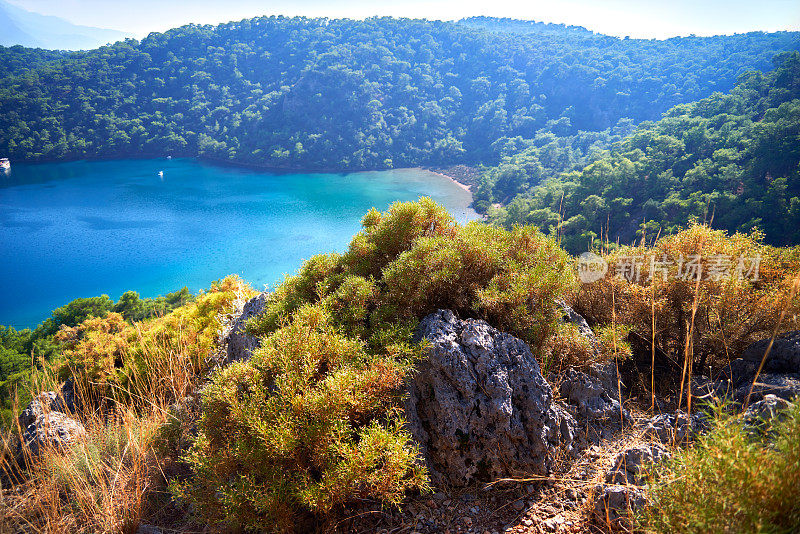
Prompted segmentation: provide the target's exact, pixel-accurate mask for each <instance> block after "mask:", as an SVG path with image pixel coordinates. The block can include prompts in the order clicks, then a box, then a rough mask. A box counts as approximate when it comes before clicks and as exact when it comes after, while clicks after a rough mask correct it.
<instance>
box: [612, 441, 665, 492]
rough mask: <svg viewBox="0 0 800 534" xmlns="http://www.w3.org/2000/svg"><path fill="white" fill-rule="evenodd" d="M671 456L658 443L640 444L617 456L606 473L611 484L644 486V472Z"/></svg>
mask: <svg viewBox="0 0 800 534" xmlns="http://www.w3.org/2000/svg"><path fill="white" fill-rule="evenodd" d="M670 456H671V455H670V453H669V451H668V450H667V448H666V447H664V446H663V445H661V444H660V443H642V444H640V445H636V446H635V447H631V448H629V449H626V450H624V451H622V452H620V453H619V454H617V455H616V456H615V457H614V459H613V461H612V462H611V469H610V470H609V471H608V473H606V482H608V483H611V484H621V485H624V484H634V485H636V486H641V485H643V484H644V471H645V470H646V469H647V468H648V467H649V466H651V465H653V464H655V463H658V462H661V461H662V460H666V459H667V458H669V457H670Z"/></svg>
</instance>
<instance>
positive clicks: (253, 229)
mask: <svg viewBox="0 0 800 534" xmlns="http://www.w3.org/2000/svg"><path fill="white" fill-rule="evenodd" d="M159 172H163V177H162V176H159ZM420 196H430V197H431V198H433V199H434V200H436V201H437V202H439V203H441V204H443V205H444V206H445V207H447V208H448V210H450V212H451V213H452V214H453V215H454V216H455V217H456V218H457V219H458V220H459V221H461V222H465V221H467V220H470V219H474V218H476V215H475V213H474V212H473V211H472V210H471V209H469V208H468V207H467V206H468V204H469V202H470V201H471V197H470V194H469V192H468V191H465V190H464V189H462V188H460V187H459V186H458V185H456V184H455V183H453V182H452V181H450V180H449V179H447V178H444V177H441V176H438V175H435V174H433V173H430V172H427V171H424V170H419V169H402V170H392V171H376V172H360V173H351V174H322V173H312V174H276V173H270V172H264V171H253V170H246V169H240V168H233V167H224V166H215V165H208V164H205V163H201V162H198V161H195V160H187V159H172V160H168V159H150V160H114V161H91V162H90V161H81V162H69V163H50V164H37V165H23V164H16V165H14V166H13V169H12V171H11V173H10V174H9V175H6V176H4V175H0V324H3V325H8V326H14V327H16V328H24V327H33V326H35V325H36V324H38V323H39V322H41V321H42V320H44V319H45V318H46V317H47V316H49V313H50V311H51V310H52V309H54V308H56V307H58V306H61V305H63V304H65V303H67V302H69V301H70V300H72V299H75V298H77V297H88V296H95V295H100V294H107V295H109V296H110V297H111V298H113V299H115V300H116V299H117V298H119V296H120V295H121V294H122V293H124V292H125V291H127V290H131V289H132V290H135V291H138V292H139V293H140V294H141V295H142V296H143V297H153V296H157V295H161V294H164V293H167V292H170V291H175V290H177V289H180V288H181V287H183V286H188V287H189V289H190V290H191V291H193V292H196V291H198V290H200V289H202V288H207V287H208V286H209V285H210V284H211V282H212V281H214V280H218V279H220V278H223V277H225V276H227V275H229V274H239V275H240V276H242V277H243V278H244V279H245V280H247V281H249V282H250V283H252V284H253V286H254V287H257V288H259V289H262V288H264V286H265V285H268V286H274V284H275V283H277V282H280V281H281V280H282V279H283V276H284V274H287V273H293V272H294V271H296V270H297V268H298V267H299V266H300V264H301V263H302V261H303V260H304V259H307V258H309V257H311V256H312V255H314V254H317V253H320V252H330V251H337V252H342V251H344V250H345V249H346V247H347V244H348V243H349V242H350V239H351V238H352V236H353V235H354V234H355V233H356V232H357V231H358V230H359V228H360V220H361V217H362V216H363V215H364V213H365V212H366V211H367V210H369V208H371V207H376V208H378V209H381V210H383V209H386V208H387V207H388V206H389V205H390V204H391V203H392V202H393V201H396V200H402V201H405V200H416V199H418V198H419V197H420Z"/></svg>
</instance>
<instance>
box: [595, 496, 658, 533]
mask: <svg viewBox="0 0 800 534" xmlns="http://www.w3.org/2000/svg"><path fill="white" fill-rule="evenodd" d="M646 505H647V497H646V494H645V492H644V490H643V489H641V488H638V487H636V486H605V485H604V486H599V487H598V488H597V497H595V501H594V511H595V513H596V514H597V516H598V517H599V519H600V521H601V522H602V523H603V524H604V525H610V526H612V527H615V528H623V529H627V528H629V527H630V524H631V523H630V518H631V516H632V514H634V513H636V512H637V511H638V510H641V509H642V508H644V507H645V506H646Z"/></svg>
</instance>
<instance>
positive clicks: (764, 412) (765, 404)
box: [742, 395, 792, 428]
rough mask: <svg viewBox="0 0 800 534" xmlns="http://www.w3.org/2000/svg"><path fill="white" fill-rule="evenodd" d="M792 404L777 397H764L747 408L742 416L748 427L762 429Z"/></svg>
mask: <svg viewBox="0 0 800 534" xmlns="http://www.w3.org/2000/svg"><path fill="white" fill-rule="evenodd" d="M791 405H792V403H791V402H789V401H787V400H785V399H782V398H780V397H777V396H775V395H764V398H763V399H761V400H760V401H758V402H754V403H753V404H751V405H750V406H748V407H747V410H745V412H744V413H743V414H742V418H743V420H744V423H745V426H746V427H751V428H752V427H761V426H764V425H765V424H766V423H769V422H770V421H772V419H775V418H776V417H779V416H780V413H781V412H782V411H783V410H786V409H787V408H788V407H789V406H791Z"/></svg>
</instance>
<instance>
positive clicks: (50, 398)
mask: <svg viewBox="0 0 800 534" xmlns="http://www.w3.org/2000/svg"><path fill="white" fill-rule="evenodd" d="M48 412H61V413H64V414H72V413H75V391H74V383H73V380H72V377H70V378H69V379H68V380H67V381H66V382H64V384H63V385H62V386H61V388H60V389H59V391H57V392H56V391H43V392H42V393H40V394H39V395H37V396H36V397H34V399H33V400H32V401H31V402H30V403H28V406H26V407H25V409H24V410H22V412H21V413H20V414H19V426H20V428H22V429H23V431H24V430H25V429H26V428H28V427H29V426H30V425H32V424H33V423H35V422H36V420H37V419H38V418H39V417H41V416H42V415H43V414H45V413H48Z"/></svg>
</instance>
